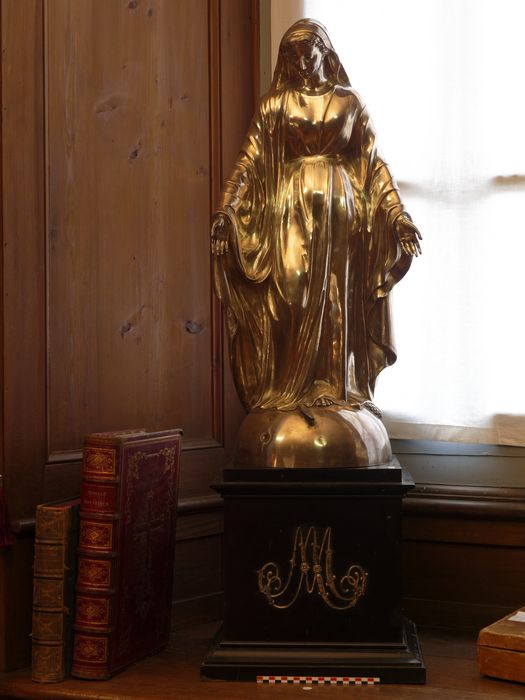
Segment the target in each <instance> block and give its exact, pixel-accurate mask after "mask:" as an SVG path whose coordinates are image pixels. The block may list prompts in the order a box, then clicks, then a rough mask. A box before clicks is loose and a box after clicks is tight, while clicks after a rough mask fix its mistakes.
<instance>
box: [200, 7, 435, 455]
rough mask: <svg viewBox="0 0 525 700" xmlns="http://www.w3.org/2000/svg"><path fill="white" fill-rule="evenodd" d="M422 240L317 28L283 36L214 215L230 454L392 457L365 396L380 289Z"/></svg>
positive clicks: (380, 348) (390, 357)
mask: <svg viewBox="0 0 525 700" xmlns="http://www.w3.org/2000/svg"><path fill="white" fill-rule="evenodd" d="M420 238H421V236H420V234H419V232H418V230H417V228H416V227H415V226H414V224H413V223H412V220H411V218H410V216H409V215H408V214H407V212H406V211H405V209H404V206H403V203H402V202H401V199H400V196H399V192H398V189H397V186H396V183H395V181H394V180H393V178H392V175H391V174H390V171H389V168H388V166H387V164H386V163H385V162H384V161H383V160H382V158H381V156H380V155H379V153H378V151H377V148H376V136H375V131H374V127H373V125H372V123H371V120H370V117H369V115H368V112H367V109H366V107H365V105H364V104H363V102H362V100H361V98H360V96H359V95H358V94H357V93H356V92H355V90H354V89H353V88H352V87H351V85H350V81H349V80H348V77H347V74H346V72H345V70H344V68H343V66H342V65H341V63H340V61H339V58H338V56H337V54H336V53H335V52H334V49H333V47H332V44H331V42H330V39H329V38H328V35H327V33H326V30H325V29H324V27H323V26H322V25H321V24H319V23H318V22H316V21H314V20H311V19H304V20H300V21H299V22H296V23H295V24H294V25H293V26H292V27H290V29H289V30H288V31H287V32H286V34H285V35H284V37H283V39H282V41H281V44H280V48H279V55H278V59H277V66H276V69H275V73H274V77H273V82H272V85H271V88H270V90H269V92H268V93H267V94H266V95H265V96H264V97H263V98H262V99H261V102H260V105H259V108H258V110H257V112H256V114H255V115H254V117H253V120H252V123H251V126H250V128H249V131H248V134H247V136H246V140H245V142H244V145H243V146H242V149H241V151H240V154H239V156H238V159H237V162H236V163H235V166H234V168H233V172H232V173H231V174H230V177H229V178H228V180H227V181H226V184H225V186H224V190H223V192H222V196H221V201H220V206H219V208H218V210H217V212H216V214H215V216H214V219H213V224H212V240H211V247H212V253H213V256H214V283H215V290H216V293H217V295H218V296H219V298H220V299H221V301H222V303H223V304H224V306H225V308H226V319H227V327H228V332H229V336H230V343H231V346H230V347H231V365H232V370H233V375H234V379H235V383H236V386H237V390H238V393H239V396H240V398H241V400H242V402H243V403H244V405H245V407H246V409H247V410H248V412H249V414H248V416H247V417H246V419H245V420H244V423H243V424H242V426H241V430H240V433H239V438H238V445H237V452H236V457H235V464H237V465H238V466H247V467H316V466H319V467H322V466H325V467H326V466H331V467H354V466H361V467H366V466H371V465H378V464H384V463H387V462H388V461H389V460H390V459H391V451H390V442H389V440H388V436H387V433H386V430H385V428H384V426H383V424H382V421H381V419H380V412H379V410H378V409H377V408H376V407H375V406H374V404H373V391H374V385H375V382H376V378H377V376H378V374H379V372H381V370H382V369H383V368H385V367H387V366H388V365H391V364H392V363H393V362H394V361H395V359H396V354H395V349H394V345H393V341H392V331H391V321H390V306H389V305H390V300H389V294H390V291H391V289H392V287H393V286H394V284H396V282H398V281H399V280H400V279H401V278H402V277H403V276H404V275H405V273H406V272H407V270H408V268H409V267H410V263H411V261H412V257H413V256H414V255H416V256H417V255H418V254H419V253H420V252H421V250H420V245H419V239H420Z"/></svg>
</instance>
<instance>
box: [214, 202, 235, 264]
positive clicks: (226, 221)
mask: <svg viewBox="0 0 525 700" xmlns="http://www.w3.org/2000/svg"><path fill="white" fill-rule="evenodd" d="M231 226H232V222H231V219H230V217H229V216H228V215H227V214H225V213H224V212H218V213H217V214H215V216H214V218H213V222H212V225H211V254H212V255H224V253H227V252H228V251H229V249H230V248H229V243H228V240H229V237H230V230H231Z"/></svg>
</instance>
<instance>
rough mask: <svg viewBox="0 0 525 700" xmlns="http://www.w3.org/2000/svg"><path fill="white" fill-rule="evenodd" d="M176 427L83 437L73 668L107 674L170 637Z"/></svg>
mask: <svg viewBox="0 0 525 700" xmlns="http://www.w3.org/2000/svg"><path fill="white" fill-rule="evenodd" d="M181 435H182V433H181V431H180V430H167V431H163V432H158V433H145V432H136V431H135V432H133V431H126V432H124V433H122V432H119V433H96V434H92V435H89V436H88V437H87V438H86V441H85V445H84V472H83V483H82V492H81V504H80V536H79V546H78V554H79V556H78V577H77V586H76V593H77V597H76V609H75V638H74V647H73V668H72V672H71V673H72V675H73V676H76V677H77V678H94V679H104V678H109V677H110V676H112V675H113V674H115V673H117V672H118V671H120V670H122V669H123V668H125V667H126V666H129V665H130V664H131V663H133V662H135V661H137V660H139V659H141V658H142V657H144V656H148V655H150V654H153V653H155V652H157V651H159V650H160V649H162V648H163V647H164V646H166V644H167V643H168V640H169V635H170V614H171V601H172V582H173V558H174V547H175V515H176V507H177V496H178V481H179V455H180V441H181Z"/></svg>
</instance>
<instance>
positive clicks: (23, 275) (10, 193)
mask: <svg viewBox="0 0 525 700" xmlns="http://www.w3.org/2000/svg"><path fill="white" fill-rule="evenodd" d="M1 12H2V159H3V160H2V183H3V189H2V230H3V299H2V304H3V321H4V323H3V325H4V327H3V406H4V423H3V435H4V454H3V459H4V473H5V481H6V489H7V492H8V497H9V507H10V511H11V516H12V517H13V518H17V517H24V516H26V515H29V514H32V512H33V510H34V507H35V505H36V503H38V500H39V497H40V493H41V486H42V467H43V464H44V462H45V459H44V457H45V376H46V374H45V328H46V326H45V321H46V319H45V248H44V244H43V240H44V236H43V232H44V218H45V217H44V111H43V56H42V51H43V41H42V35H43V24H42V4H41V2H40V0H27V2H23V3H21V2H18V1H17V0H6V1H5V2H2V5H1Z"/></svg>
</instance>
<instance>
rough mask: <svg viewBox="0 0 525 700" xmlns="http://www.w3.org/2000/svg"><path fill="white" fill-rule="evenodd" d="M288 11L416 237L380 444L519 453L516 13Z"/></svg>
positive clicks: (385, 390)
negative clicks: (324, 55)
mask: <svg viewBox="0 0 525 700" xmlns="http://www.w3.org/2000/svg"><path fill="white" fill-rule="evenodd" d="M297 10H298V11H299V12H298V14H297V17H300V16H304V17H312V18H314V19H317V20H319V21H321V22H322V23H323V24H324V25H325V26H326V27H327V29H328V33H329V35H330V37H331V39H332V42H333V44H334V47H335V50H336V51H337V53H338V54H339V56H340V58H341V60H342V62H343V64H344V66H345V68H346V72H347V73H348V76H349V78H350V81H351V83H352V85H353V87H354V88H355V89H356V90H357V91H358V92H359V93H360V94H361V96H362V98H363V100H364V102H365V103H366V104H367V106H368V108H369V111H370V113H371V115H372V119H373V120H374V123H375V126H376V129H377V133H378V142H379V146H380V150H381V152H382V155H383V156H384V158H385V160H386V161H387V162H388V163H389V165H390V168H391V171H392V173H393V174H394V176H395V177H396V179H397V181H398V183H399V186H400V190H401V195H402V197H403V200H404V202H405V204H406V207H407V209H408V211H409V212H410V214H411V215H412V217H413V219H414V221H415V222H416V224H417V225H418V227H419V229H420V230H421V232H422V234H423V237H424V240H423V251H424V252H423V256H422V257H421V258H418V259H417V260H415V261H414V264H413V265H412V268H411V270H410V271H409V273H408V275H407V277H406V278H405V279H403V280H402V282H401V283H400V284H399V285H398V286H397V287H396V288H395V290H394V294H393V308H394V329H395V337H396V343H397V350H398V361H397V363H396V364H395V365H394V366H393V367H391V368H389V369H387V370H385V371H384V372H383V373H382V374H381V375H380V377H379V380H378V385H377V390H376V395H375V398H376V403H377V404H378V405H379V406H380V407H381V408H382V409H383V411H384V414H385V417H386V421H385V422H386V423H387V425H388V427H389V432H390V434H391V436H392V437H416V438H432V439H449V440H465V441H473V442H491V443H497V444H514V445H525V370H524V368H523V365H524V361H523V359H522V354H523V346H524V344H525V343H524V341H525V330H524V329H525V322H524V321H523V316H524V314H523V311H522V306H523V299H524V297H525V293H524V290H523V287H524V281H523V278H524V274H523V267H524V262H523V261H524V260H525V91H524V90H523V76H522V73H523V65H524V62H523V27H524V26H525V2H516V0H424V1H422V0H397V2H391V0H367V2H362V1H361V0H345V2H340V0H305V2H304V3H303V5H302V7H299V5H298V4H297V3H296V11H297ZM293 19H295V18H292V20H293ZM286 28H287V27H285V26H283V27H281V28H280V30H281V31H280V34H281V35H282V33H283V32H284V31H285V29H286ZM272 31H273V32H275V31H276V27H275V24H274V25H273V28H272Z"/></svg>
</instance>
